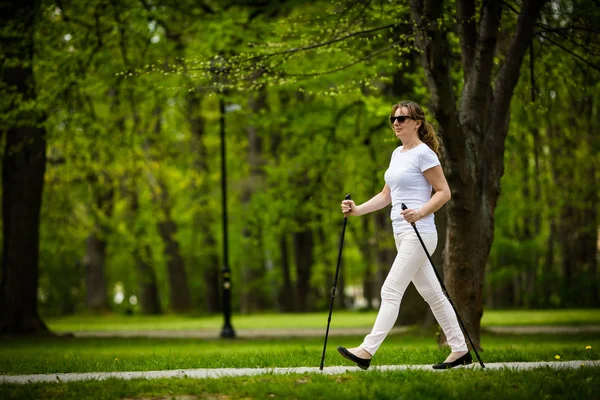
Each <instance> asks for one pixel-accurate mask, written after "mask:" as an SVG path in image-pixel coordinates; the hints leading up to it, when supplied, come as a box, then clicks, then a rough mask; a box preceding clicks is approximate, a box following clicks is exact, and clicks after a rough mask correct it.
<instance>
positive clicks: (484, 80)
mask: <svg viewBox="0 0 600 400" xmlns="http://www.w3.org/2000/svg"><path fill="white" fill-rule="evenodd" d="M501 17H502V6H501V4H500V3H499V2H498V1H496V0H486V1H484V2H483V6H482V8H481V20H480V27H479V38H478V39H477V45H476V50H475V59H474V60H473V68H472V70H471V74H470V75H469V76H468V79H467V81H466V82H465V87H464V89H463V98H462V102H463V106H462V107H461V124H463V125H465V124H467V125H469V126H471V127H472V129H473V131H475V132H479V134H480V135H483V133H484V132H485V123H486V122H488V118H487V115H488V112H489V109H490V107H491V98H492V85H491V83H492V72H493V70H494V55H495V53H496V45H497V42H498V29H499V27H500V20H501Z"/></svg>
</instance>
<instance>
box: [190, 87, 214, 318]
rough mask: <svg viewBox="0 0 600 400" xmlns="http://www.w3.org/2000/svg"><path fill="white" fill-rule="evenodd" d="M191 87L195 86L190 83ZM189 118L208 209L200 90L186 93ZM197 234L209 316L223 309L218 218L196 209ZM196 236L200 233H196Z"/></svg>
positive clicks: (200, 192) (199, 195) (201, 198)
mask: <svg viewBox="0 0 600 400" xmlns="http://www.w3.org/2000/svg"><path fill="white" fill-rule="evenodd" d="M190 85H191V83H190ZM186 102H187V117H188V123H189V125H190V130H191V132H192V140H191V148H192V151H193V152H194V153H195V154H196V158H195V162H194V164H193V167H194V170H195V171H196V173H197V174H198V175H199V176H202V177H204V178H205V179H202V182H203V183H201V184H199V185H196V187H195V188H194V190H195V198H196V202H197V204H202V205H204V206H205V207H206V204H207V203H208V197H209V195H210V192H211V188H210V184H211V182H210V179H208V177H209V176H210V171H209V166H208V160H207V159H208V152H207V150H206V144H205V133H206V131H205V121H204V118H203V117H202V94H201V93H200V92H199V91H191V92H188V93H187V94H186ZM193 222H194V223H193V226H194V232H199V233H200V239H199V240H200V241H201V243H200V244H201V248H202V253H203V255H202V257H198V258H196V259H195V261H196V263H197V264H198V268H199V269H200V270H201V271H202V274H203V276H204V284H205V285H204V305H205V308H206V311H207V312H209V313H216V312H219V311H220V310H221V292H220V288H221V276H220V273H219V270H220V269H219V265H220V261H219V251H218V249H217V244H218V243H217V239H216V237H215V235H214V234H213V233H212V232H213V231H212V226H213V225H214V224H215V216H214V213H212V212H204V213H200V211H199V210H195V211H194V214H193ZM194 237H196V234H194Z"/></svg>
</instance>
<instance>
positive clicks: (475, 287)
mask: <svg viewBox="0 0 600 400" xmlns="http://www.w3.org/2000/svg"><path fill="white" fill-rule="evenodd" d="M458 1H459V3H460V4H459V8H460V10H461V13H462V14H461V15H460V20H461V21H463V26H462V28H461V30H460V31H459V39H460V46H461V50H462V60H463V71H464V82H465V83H464V88H463V92H462V94H461V98H460V100H457V99H456V96H455V91H454V87H455V84H454V81H453V77H452V73H451V67H450V63H451V60H452V59H453V54H452V51H451V46H450V44H449V42H448V39H447V36H446V32H445V30H444V29H445V28H444V27H443V24H439V23H438V21H440V20H442V19H443V12H444V5H443V0H432V1H428V2H425V1H423V0H412V3H411V13H412V18H413V20H414V21H415V31H416V32H415V33H416V45H417V47H418V48H419V49H420V50H421V65H422V66H423V69H424V70H425V74H426V77H427V82H428V86H429V90H430V95H431V102H432V107H431V109H432V110H433V112H434V114H435V116H436V119H437V121H438V123H439V125H440V126H439V134H440V135H441V136H442V138H443V144H444V150H445V154H446V158H445V164H444V172H445V173H446V177H447V179H448V183H449V185H450V189H451V192H452V200H451V201H450V202H449V203H448V205H447V207H448V214H447V215H448V236H447V240H446V254H445V258H444V268H445V271H444V272H445V283H446V287H447V289H448V293H449V294H450V297H451V298H452V301H453V303H454V305H455V307H456V308H457V310H458V312H459V315H460V317H461V318H462V321H463V322H464V324H465V326H466V329H467V331H468V333H469V334H470V336H471V338H472V340H473V342H474V344H475V346H476V347H480V344H479V343H480V340H479V334H480V322H481V317H482V315H483V298H482V292H483V280H484V279H483V278H484V273H485V267H486V264H487V259H488V255H489V251H490V248H491V245H492V242H493V238H494V210H495V208H496V204H497V201H498V197H499V195H500V179H501V177H502V174H503V172H504V142H505V139H506V135H507V133H508V123H509V109H510V101H511V99H512V96H513V93H514V88H515V86H516V84H517V81H518V78H519V72H520V67H521V64H522V62H523V58H524V55H525V51H526V50H527V47H528V46H529V44H530V42H531V38H532V35H533V24H534V22H535V21H536V20H537V17H538V16H539V14H540V10H541V7H542V5H543V4H544V2H545V0H525V1H524V2H523V5H522V6H521V11H520V14H519V19H518V22H517V26H516V30H515V34H514V36H513V37H512V38H511V42H510V46H509V48H508V52H507V55H506V57H505V59H504V62H503V65H502V66H501V68H500V70H499V72H498V74H497V76H496V77H495V79H494V82H493V84H492V80H493V79H492V74H493V71H494V57H495V54H496V45H497V40H498V32H499V27H500V18H501V15H502V7H503V5H502V3H500V2H494V1H492V2H484V3H483V4H482V7H481V14H480V15H481V17H480V21H479V32H476V29H475V27H474V26H471V25H470V24H467V23H466V22H467V21H472V20H473V21H475V18H476V16H475V8H474V7H467V5H468V4H469V2H468V1H467V0H458ZM457 105H458V108H457Z"/></svg>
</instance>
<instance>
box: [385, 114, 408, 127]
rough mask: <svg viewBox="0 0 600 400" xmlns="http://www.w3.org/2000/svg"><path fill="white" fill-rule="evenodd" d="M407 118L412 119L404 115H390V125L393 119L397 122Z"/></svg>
mask: <svg viewBox="0 0 600 400" xmlns="http://www.w3.org/2000/svg"><path fill="white" fill-rule="evenodd" d="M407 119H412V118H411V117H407V116H406V115H399V116H397V117H394V116H392V117H390V123H391V124H392V125H394V122H395V121H398V122H399V123H403V122H404V121H406V120H407Z"/></svg>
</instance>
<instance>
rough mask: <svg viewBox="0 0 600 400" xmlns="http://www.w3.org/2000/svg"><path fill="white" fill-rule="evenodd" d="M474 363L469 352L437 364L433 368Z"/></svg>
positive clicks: (446, 367) (448, 367) (447, 367)
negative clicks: (450, 360)
mask: <svg viewBox="0 0 600 400" xmlns="http://www.w3.org/2000/svg"><path fill="white" fill-rule="evenodd" d="M472 363H473V357H471V353H467V354H465V355H464V356H461V357H459V358H457V359H456V360H454V361H452V362H448V363H447V362H443V363H439V364H435V365H434V366H433V369H450V368H454V367H457V366H459V365H469V364H472Z"/></svg>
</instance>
